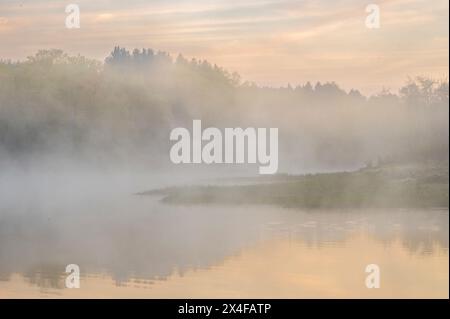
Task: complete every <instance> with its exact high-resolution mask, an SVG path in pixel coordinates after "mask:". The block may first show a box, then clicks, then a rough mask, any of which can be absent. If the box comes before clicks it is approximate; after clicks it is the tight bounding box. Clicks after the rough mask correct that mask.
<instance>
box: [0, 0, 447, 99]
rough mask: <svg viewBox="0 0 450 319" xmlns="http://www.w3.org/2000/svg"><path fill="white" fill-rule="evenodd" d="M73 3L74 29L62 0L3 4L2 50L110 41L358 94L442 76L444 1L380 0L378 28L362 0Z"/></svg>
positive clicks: (100, 49) (70, 48)
mask: <svg viewBox="0 0 450 319" xmlns="http://www.w3.org/2000/svg"><path fill="white" fill-rule="evenodd" d="M76 3H77V4H78V5H79V7H80V11H81V28H80V29H67V28H66V27H65V24H64V23H65V18H66V16H67V14H66V13H65V12H64V9H65V6H66V5H67V3H61V2H57V1H49V0H40V1H35V2H33V3H25V2H16V1H3V2H2V3H0V39H1V40H2V46H1V48H0V59H3V60H7V59H11V60H21V59H25V58H26V57H27V56H30V55H33V54H34V53H36V51H37V50H39V49H50V48H56V49H62V50H64V51H65V52H67V53H68V54H71V55H74V54H81V55H83V56H86V57H89V58H94V59H97V60H102V61H103V59H104V58H105V57H106V56H107V55H108V53H109V52H110V50H111V48H112V47H114V46H116V45H120V46H122V47H130V48H135V47H136V48H154V49H158V50H161V51H166V52H169V53H170V54H171V55H172V56H174V57H176V56H177V55H178V54H179V53H181V54H183V55H184V56H185V57H187V58H189V59H191V58H197V59H206V60H208V61H209V62H211V63H213V64H217V65H219V66H221V67H224V68H225V69H227V70H229V71H231V72H238V73H239V74H240V75H241V76H242V78H243V79H244V80H246V81H250V82H255V83H256V84H258V85H260V86H269V87H283V86H286V85H287V84H288V83H290V84H291V85H292V86H296V85H298V84H304V83H306V82H308V81H310V82H312V83H315V82H331V81H334V82H336V83H338V84H339V85H340V86H341V87H342V88H344V89H346V90H349V89H351V88H355V89H358V90H360V91H361V92H362V93H363V94H365V95H371V94H374V93H376V92H379V91H381V90H382V89H384V88H386V89H390V90H392V91H396V90H397V89H398V88H400V87H401V86H402V85H403V84H404V83H405V81H406V80H407V79H408V77H415V76H427V77H433V78H436V79H444V78H447V77H448V49H447V48H448V43H449V41H448V39H449V37H448V27H447V21H448V1H441V0H439V1H433V2H432V3H430V2H427V1H422V0H392V1H377V2H376V3H377V4H378V5H379V6H380V21H381V22H380V23H381V25H380V28H379V29H368V28H367V27H366V26H365V19H366V16H367V15H368V13H366V12H365V7H366V5H367V4H369V3H366V2H364V3H363V2H360V1H356V0H340V1H335V2H333V3H328V2H326V1H315V2H309V1H295V0H279V1H272V0H247V1H239V3H237V2H236V1H209V0H202V1H195V2H194V1H172V0H171V1H150V2H148V1H139V0H132V1H127V3H126V4H124V3H122V2H120V1H95V3H90V2H88V1H85V0H80V1H77V2H76Z"/></svg>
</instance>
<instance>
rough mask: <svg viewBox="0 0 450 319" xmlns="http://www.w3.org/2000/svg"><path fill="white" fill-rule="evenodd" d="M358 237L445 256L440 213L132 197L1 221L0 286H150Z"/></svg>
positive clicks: (33, 211)
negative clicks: (107, 281) (262, 246)
mask: <svg viewBox="0 0 450 319" xmlns="http://www.w3.org/2000/svg"><path fill="white" fill-rule="evenodd" d="M24 207H25V206H24ZM62 210H63V211H62ZM361 233H363V234H366V235H368V236H370V237H371V238H374V239H375V240H377V241H381V242H382V243H384V244H385V245H386V246H389V245H391V244H392V243H393V242H394V241H401V242H402V243H403V245H404V247H405V248H406V249H407V250H408V251H409V252H410V253H411V254H420V255H426V254H431V253H444V254H445V253H447V254H448V211H439V210H436V211H429V210H428V211H400V210H397V211H370V212H369V211H366V212H363V211H324V212H321V211H317V210H316V211H314V212H307V211H298V210H289V209H280V208H272V207H236V208H233V209H229V208H225V207H220V206H207V207H198V206H197V207H174V206H166V205H160V204H157V203H155V201H154V199H147V198H145V199H142V198H141V197H137V196H130V197H127V198H115V199H112V198H105V199H103V200H97V201H95V202H87V203H84V204H81V202H80V203H79V204H78V205H73V206H72V207H59V206H58V205H56V206H55V207H54V208H53V209H51V210H47V211H40V209H39V208H38V206H37V208H35V209H31V210H30V209H29V208H26V209H25V208H24V209H23V210H16V211H15V212H9V213H8V212H4V213H3V214H2V215H0V278H1V280H8V279H9V278H10V277H11V275H12V274H14V273H20V274H22V275H23V276H24V277H25V278H26V279H27V280H28V281H29V282H30V283H32V284H36V285H38V286H40V287H41V288H49V287H51V288H61V287H63V286H64V278H65V274H64V270H65V266H66V265H67V264H71V263H75V264H78V265H79V266H80V269H81V275H82V278H83V276H99V275H104V274H107V275H111V276H112V278H113V279H114V280H115V282H116V284H117V285H124V284H127V282H128V281H129V280H132V279H133V280H137V281H138V282H142V283H147V284H151V282H152V281H155V280H164V279H165V278H167V277H168V276H170V275H171V274H174V273H178V274H181V275H182V274H183V273H184V272H186V271H188V270H191V269H198V268H208V267H211V266H214V265H220V264H221V263H222V262H223V261H224V260H225V259H226V258H227V257H229V256H232V255H235V254H239V253H240V252H241V251H242V250H243V249H245V248H249V247H252V245H255V244H257V243H258V242H261V241H270V240H272V239H274V238H279V237H280V236H281V237H283V238H287V239H289V240H292V241H295V242H298V243H301V244H304V245H307V246H308V247H310V248H314V249H316V248H319V249H320V247H323V246H330V245H334V246H336V245H345V243H346V240H347V239H349V238H351V237H352V236H354V235H355V234H361Z"/></svg>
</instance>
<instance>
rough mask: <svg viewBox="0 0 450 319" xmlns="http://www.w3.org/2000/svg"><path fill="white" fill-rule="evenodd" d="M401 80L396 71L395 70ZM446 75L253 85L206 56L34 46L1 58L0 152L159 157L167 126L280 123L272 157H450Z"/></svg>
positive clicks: (355, 160) (328, 165)
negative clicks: (385, 81)
mask: <svg viewBox="0 0 450 319" xmlns="http://www.w3.org/2000/svg"><path fill="white" fill-rule="evenodd" d="M405 80H406V79H405ZM448 110H449V108H448V82H447V81H434V80H432V79H428V78H423V77H421V78H416V79H411V80H409V81H408V82H407V83H406V84H405V86H404V87H402V88H401V89H400V90H399V91H398V92H396V93H395V92H390V91H388V90H383V91H381V92H379V93H378V94H374V95H372V96H370V97H366V96H363V95H362V94H361V93H360V92H359V91H358V90H356V89H352V90H350V91H345V90H343V89H341V88H340V87H339V86H338V85H337V84H336V83H334V82H326V83H320V82H318V83H315V84H311V83H309V82H308V83H306V84H302V85H297V86H294V85H287V86H286V87H280V88H269V87H259V86H257V85H255V84H254V83H249V82H245V81H243V80H242V79H241V78H240V76H239V75H238V74H237V73H230V72H228V71H226V70H224V69H223V68H221V67H219V66H216V65H212V64H211V63H209V62H207V61H204V60H197V59H191V60H189V59H186V58H184V57H183V56H182V55H179V56H178V57H177V58H176V59H173V58H172V57H171V56H170V55H169V54H167V53H165V52H154V51H153V50H151V49H144V50H137V49H135V50H133V51H132V52H129V51H128V50H126V49H124V48H120V47H116V48H115V49H114V50H113V51H112V52H111V54H110V56H108V57H107V58H106V59H105V62H104V63H102V62H99V61H96V60H90V59H87V58H85V57H83V56H69V55H67V54H65V53H63V52H62V51H60V50H43V51H39V52H38V53H37V54H35V55H34V56H30V57H29V58H28V59H27V60H26V61H20V62H7V61H3V62H0V164H7V163H8V164H17V163H19V162H20V163H22V164H27V165H35V164H38V163H40V162H45V161H48V160H55V158H61V159H62V160H63V161H64V160H67V161H73V162H79V161H82V162H89V163H99V162H101V163H102V164H101V166H105V165H108V164H111V165H113V164H115V163H123V162H127V163H131V164H133V163H145V165H147V167H151V166H152V165H168V164H170V163H168V159H167V154H168V150H169V147H170V143H169V141H168V136H169V132H170V130H171V129H172V128H174V127H179V126H183V127H188V128H189V127H191V125H192V120H193V119H201V120H202V123H203V125H204V126H205V127H206V126H215V127H219V128H222V127H251V126H252V127H278V128H280V161H279V162H280V165H281V167H280V169H281V170H288V171H304V170H307V169H340V168H348V167H355V166H360V165H361V163H365V162H367V161H370V160H374V159H378V158H382V159H385V158H388V159H392V158H394V159H395V158H396V159H399V160H406V159H407V160H409V161H411V160H423V159H430V158H431V159H439V160H441V159H448Z"/></svg>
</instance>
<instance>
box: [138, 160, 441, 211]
mask: <svg viewBox="0 0 450 319" xmlns="http://www.w3.org/2000/svg"><path fill="white" fill-rule="evenodd" d="M261 181H264V182H261ZM261 181H260V179H258V178H256V179H255V181H254V184H251V185H234V186H189V187H174V188H166V189H159V190H155V191H150V192H144V193H141V194H143V195H152V194H153V195H162V196H163V197H162V201H163V202H165V203H173V204H228V205H239V204H262V205H276V206H282V207H300V208H312V209H313V208H387V207H389V208H420V207H423V208H430V207H448V206H449V205H448V203H449V196H448V194H449V184H448V166H447V167H441V168H434V169H430V168H426V169H423V168H420V169H418V168H417V167H416V168H414V169H410V170H405V169H404V168H402V169H399V168H398V167H397V168H396V167H385V168H382V169H380V168H378V169H364V170H360V171H356V172H343V173H325V174H311V175H302V176H289V175H284V176H281V177H280V176H275V177H273V180H270V178H269V179H268V178H267V177H264V178H261Z"/></svg>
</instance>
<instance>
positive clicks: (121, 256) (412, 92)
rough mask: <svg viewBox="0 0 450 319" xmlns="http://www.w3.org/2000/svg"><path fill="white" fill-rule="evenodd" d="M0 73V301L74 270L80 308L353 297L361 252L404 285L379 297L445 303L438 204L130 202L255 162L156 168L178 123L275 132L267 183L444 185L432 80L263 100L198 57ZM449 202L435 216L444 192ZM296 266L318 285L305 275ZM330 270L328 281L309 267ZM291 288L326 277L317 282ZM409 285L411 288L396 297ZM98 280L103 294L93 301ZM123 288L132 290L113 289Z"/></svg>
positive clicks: (38, 65)
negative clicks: (123, 299)
mask: <svg viewBox="0 0 450 319" xmlns="http://www.w3.org/2000/svg"><path fill="white" fill-rule="evenodd" d="M0 77H1V81H0V297H11V296H12V297H17V296H18V297H20V296H24V295H27V294H29V295H32V296H36V295H37V296H47V295H46V294H47V293H50V295H52V294H53V295H55V296H67V295H66V294H70V293H69V292H68V291H67V290H65V289H64V275H65V274H64V269H65V266H66V265H67V264H71V263H76V264H78V265H79V266H80V268H81V271H82V280H83V282H84V284H86V285H88V287H90V288H87V289H86V290H83V289H82V288H81V290H80V294H81V295H83V293H84V294H85V295H86V296H94V297H98V296H113V295H115V296H117V295H119V296H129V295H130V294H134V295H137V296H152V297H158V296H169V297H170V296H181V297H191V296H203V297H207V296H209V295H206V294H205V292H204V291H203V292H202V291H194V290H189V287H190V283H189V280H194V279H195V280H199V278H198V277H196V276H204V277H202V278H203V281H201V280H199V281H197V282H203V283H204V284H205V291H209V292H210V294H211V295H213V296H242V295H244V296H250V297H256V296H259V295H258V294H252V293H255V291H254V290H253V289H256V288H255V287H259V288H260V289H259V292H258V293H260V294H261V296H265V297H280V296H287V297H307V296H323V295H322V294H325V295H326V296H355V295H356V296H360V295H363V296H366V295H365V294H366V293H367V292H364V291H362V292H361V291H360V290H359V289H360V288H358V287H359V286H358V283H356V282H354V281H353V280H354V279H352V278H354V273H355V272H358V271H361V273H362V274H361V276H363V275H364V272H363V269H364V266H365V263H366V262H367V263H370V262H373V260H371V258H369V257H368V256H367V255H366V252H367V251H369V252H370V251H371V250H373V251H374V256H375V257H374V258H375V259H377V258H379V259H378V260H381V261H383V262H385V264H384V265H390V266H391V268H389V267H388V268H387V270H386V272H387V275H388V276H391V277H392V278H395V276H394V274H396V273H399V272H401V269H402V268H405V269H406V270H404V271H405V273H408V277H407V278H406V277H405V278H403V277H402V278H400V279H398V280H397V281H396V280H394V279H392V281H391V284H392V287H391V289H390V290H389V289H388V290H385V291H384V292H381V293H380V295H381V296H392V295H394V296H406V297H411V296H413V297H414V296H421V293H423V294H425V295H427V294H428V293H429V294H428V295H432V290H433V287H434V289H435V291H434V293H435V294H436V295H438V296H440V297H442V296H444V295H445V294H446V295H447V296H448V224H449V221H448V208H447V209H446V207H444V208H442V207H437V208H436V209H420V208H417V209H384V210H383V209H381V210H380V209H373V210H371V209H364V210H363V209H359V210H357V209H355V210H352V209H332V210H330V209H329V210H322V209H316V210H305V209H301V208H295V209H286V208H283V207H280V206H276V205H272V206H264V205H237V206H226V205H225V206H224V205H214V204H202V203H200V204H197V205H168V204H164V203H162V202H160V201H159V200H160V199H161V198H159V197H158V196H156V197H155V196H138V195H137V193H139V192H142V191H146V190H151V189H159V188H165V187H169V186H180V185H186V186H191V185H198V184H206V185H222V184H226V183H229V184H231V185H236V184H239V183H241V182H242V181H239V180H237V179H233V177H243V176H244V177H248V176H255V175H257V165H175V164H173V163H171V162H170V159H169V149H170V147H171V145H172V143H171V142H170V141H169V134H170V131H171V129H173V128H175V127H185V128H187V129H191V126H192V120H193V119H201V120H202V125H203V126H204V127H209V126H211V127H217V128H219V129H222V128H225V127H231V128H234V127H242V128H246V127H267V128H269V127H277V128H279V147H280V153H279V172H281V173H288V174H299V173H302V174H303V173H311V172H314V173H317V172H329V171H342V170H346V171H349V170H357V169H359V168H361V167H371V166H372V165H374V166H376V167H383V166H382V165H385V164H386V163H387V164H386V165H399V166H401V165H406V166H407V165H412V166H413V167H416V166H417V167H420V166H421V165H424V166H427V167H428V166H431V167H433V168H434V167H438V169H437V170H436V171H438V173H439V174H442V176H440V175H439V174H437V175H438V176H435V175H436V174H435V173H434V171H433V174H434V175H432V176H431V177H430V176H426V178H427V179H430V178H431V180H432V182H433V183H434V182H435V181H436V180H438V182H439V183H440V184H439V183H438V186H441V185H442V184H443V183H442V180H444V182H445V180H446V181H447V184H448V82H446V81H434V80H430V79H427V78H417V79H413V80H410V81H409V82H407V83H406V84H405V86H404V87H403V88H402V89H401V90H400V91H399V92H388V91H382V92H380V93H379V94H376V95H373V96H370V97H365V96H362V95H361V94H360V93H359V92H358V91H357V90H356V89H354V90H351V91H349V92H346V91H344V90H342V89H340V88H339V86H338V85H337V84H335V83H323V84H321V83H315V84H310V83H306V84H302V85H299V86H296V87H292V86H290V85H289V86H286V87H282V88H264V87H258V86H256V85H254V84H252V83H248V82H245V81H243V80H241V79H240V77H239V76H238V74H235V73H229V72H227V71H226V70H223V69H221V68H220V67H218V66H215V65H211V64H210V63H208V62H206V61H197V60H192V61H188V60H186V59H184V58H183V57H182V56H179V57H178V58H176V59H173V58H171V57H170V56H169V55H168V54H166V53H164V52H153V51H150V50H144V51H140V50H137V51H136V50H135V51H133V52H131V53H130V52H128V51H126V50H125V49H121V48H115V49H114V51H113V52H112V53H111V55H110V56H109V57H108V58H107V59H106V60H105V63H103V62H99V61H93V60H89V59H86V58H84V57H82V56H68V55H66V54H64V53H63V52H61V51H58V50H51V51H40V52H38V53H37V54H36V55H35V56H32V57H30V58H29V59H28V60H27V61H22V62H14V63H10V62H2V63H0ZM373 163H376V164H373ZM377 165H378V166H377ZM408 174H409V175H408ZM394 175H395V174H394ZM399 175H401V174H399ZM403 175H404V176H403ZM403 175H401V176H400V179H399V180H401V181H403V180H407V181H408V180H410V179H412V178H416V176H415V175H414V174H410V173H409V172H408V173H407V174H403ZM417 179H418V180H419V179H425V177H422V176H419V177H418V178H417ZM253 183H254V182H253ZM444 184H445V183H444ZM227 185H228V184H227ZM433 185H434V184H433ZM346 186H347V185H340V187H341V188H344V189H345V187H346ZM276 187H277V186H276V184H274V189H276ZM433 187H434V186H433ZM444 192H445V188H444ZM372 195H373V194H372ZM446 198H447V206H448V185H447V197H446ZM361 243H362V244H361ZM276 252H279V253H280V255H277V254H276ZM395 255H398V256H400V257H398V259H395V258H394V259H391V257H392V256H395ZM330 256H333V257H332V259H329V258H330ZM302 258H304V260H305V263H304V264H303V261H302ZM280 260H282V261H283V265H286V267H288V268H287V269H285V268H282V267H284V266H283V265H281V264H279V263H277V261H280ZM308 260H313V261H314V262H310V263H311V264H312V265H313V266H314V265H317V268H316V269H317V271H318V272H315V270H314V267H312V269H305V268H302V267H303V266H305V267H306V266H307V265H310V264H309V263H308ZM389 260H391V264H389V263H388V261H389ZM333 263H338V264H339V267H336V268H335V269H334V268H333V269H334V270H335V272H333V271H331V272H332V273H333V276H332V278H330V277H327V275H326V273H327V271H326V270H324V269H323V268H321V267H319V266H323V265H329V264H333ZM302 265H303V266H302ZM261 267H262V268H264V269H266V271H267V272H268V273H269V274H265V273H264V272H261V271H260V268H261ZM278 267H279V268H278ZM346 267H347V268H346ZM433 267H434V268H433ZM248 269H250V270H254V273H255V277H252V276H251V275H250V274H249V273H252V271H248ZM270 269H273V271H272V272H269V271H268V270H270ZM277 269H280V271H277ZM281 269H284V270H285V271H284V272H283V271H282V270H281ZM383 269H384V268H383ZM392 269H393V270H392ZM217 271H218V272H219V275H217V274H216V273H215V272H217ZM246 271H247V272H246ZM321 271H322V272H321ZM445 271H447V274H445ZM236 273H237V275H236ZM285 274H288V275H289V274H291V275H292V276H293V277H295V278H297V277H298V278H299V279H298V281H294V283H293V282H289V281H286V280H285V278H284V277H283V276H284V275H285ZM305 274H306V275H305ZM417 274H419V275H417ZM266 275H267V276H266ZM270 275H272V276H274V279H273V281H274V282H275V283H276V284H274V283H271V282H269V281H268V280H269V279H267V278H271V277H270ZM215 276H217V277H215ZM277 276H278V277H277ZM302 276H312V277H314V278H315V276H318V278H319V277H320V278H323V280H324V283H323V286H320V285H318V286H314V285H311V286H310V285H308V280H307V279H306V280H305V278H303V277H302ZM414 276H416V277H418V278H421V280H422V281H421V282H420V285H421V287H422V288H423V291H422V292H420V293H419V292H417V291H414V290H408V289H409V288H408V287H409V286H408V283H409V282H410V281H411V280H410V278H412V277H414ZM103 277H106V278H109V279H110V280H111V282H108V283H107V284H105V285H106V288H104V289H100V290H96V288H94V287H93V286H95V285H98V284H99V283H98V282H97V281H101V278H103ZM99 278H100V279H99ZM192 278H194V279H192ZM246 278H250V279H249V280H252V281H251V282H250V283H248V286H247V288H242V289H241V288H240V286H239V284H240V282H241V281H242V280H245V279H246ZM302 278H303V279H302ZM333 278H338V279H339V280H342V287H341V288H342V291H339V290H336V287H333ZM358 278H359V277H358ZM265 279H267V280H265ZM443 279H444V280H443ZM445 279H447V280H446V281H447V286H445V284H443V283H445ZM91 280H92V282H91ZM136 280H137V281H139V282H140V283H141V284H142V286H145V289H147V290H145V289H144V288H142V287H141V288H142V289H141V288H138V289H137V291H132V292H131V291H127V290H125V291H124V290H121V288H122V287H127V286H128V284H129V283H130V282H134V281H136ZM358 280H359V279H358ZM363 280H364V279H361V281H360V283H361V285H362V284H363ZM227 281H228V283H227ZM317 282H319V281H317ZM256 283H258V284H256ZM91 284H92V285H93V286H89V285H91ZM216 284H217V285H216ZM172 285H174V286H172ZM215 285H216V286H217V287H218V288H217V289H214V288H213V287H214V286H215ZM230 285H232V286H230ZM272 285H275V286H276V287H277V289H278V290H277V289H273V286H272ZM202 287H203V286H202ZM292 287H294V288H296V289H297V290H293V288H292ZM302 287H303V288H302ZM21 289H23V290H21ZM34 289H37V290H34ZM240 289H241V290H240ZM246 289H248V290H246ZM17 291H19V293H17V294H16V293H15V292H17ZM277 291H278V293H279V294H277ZM20 292H23V294H21V293H20ZM325 292H326V293H325ZM71 293H73V292H71ZM395 293H396V294H395ZM428 295H427V296H428ZM69 296H70V295H69ZM369 296H370V295H369ZM377 296H378V295H377Z"/></svg>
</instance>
